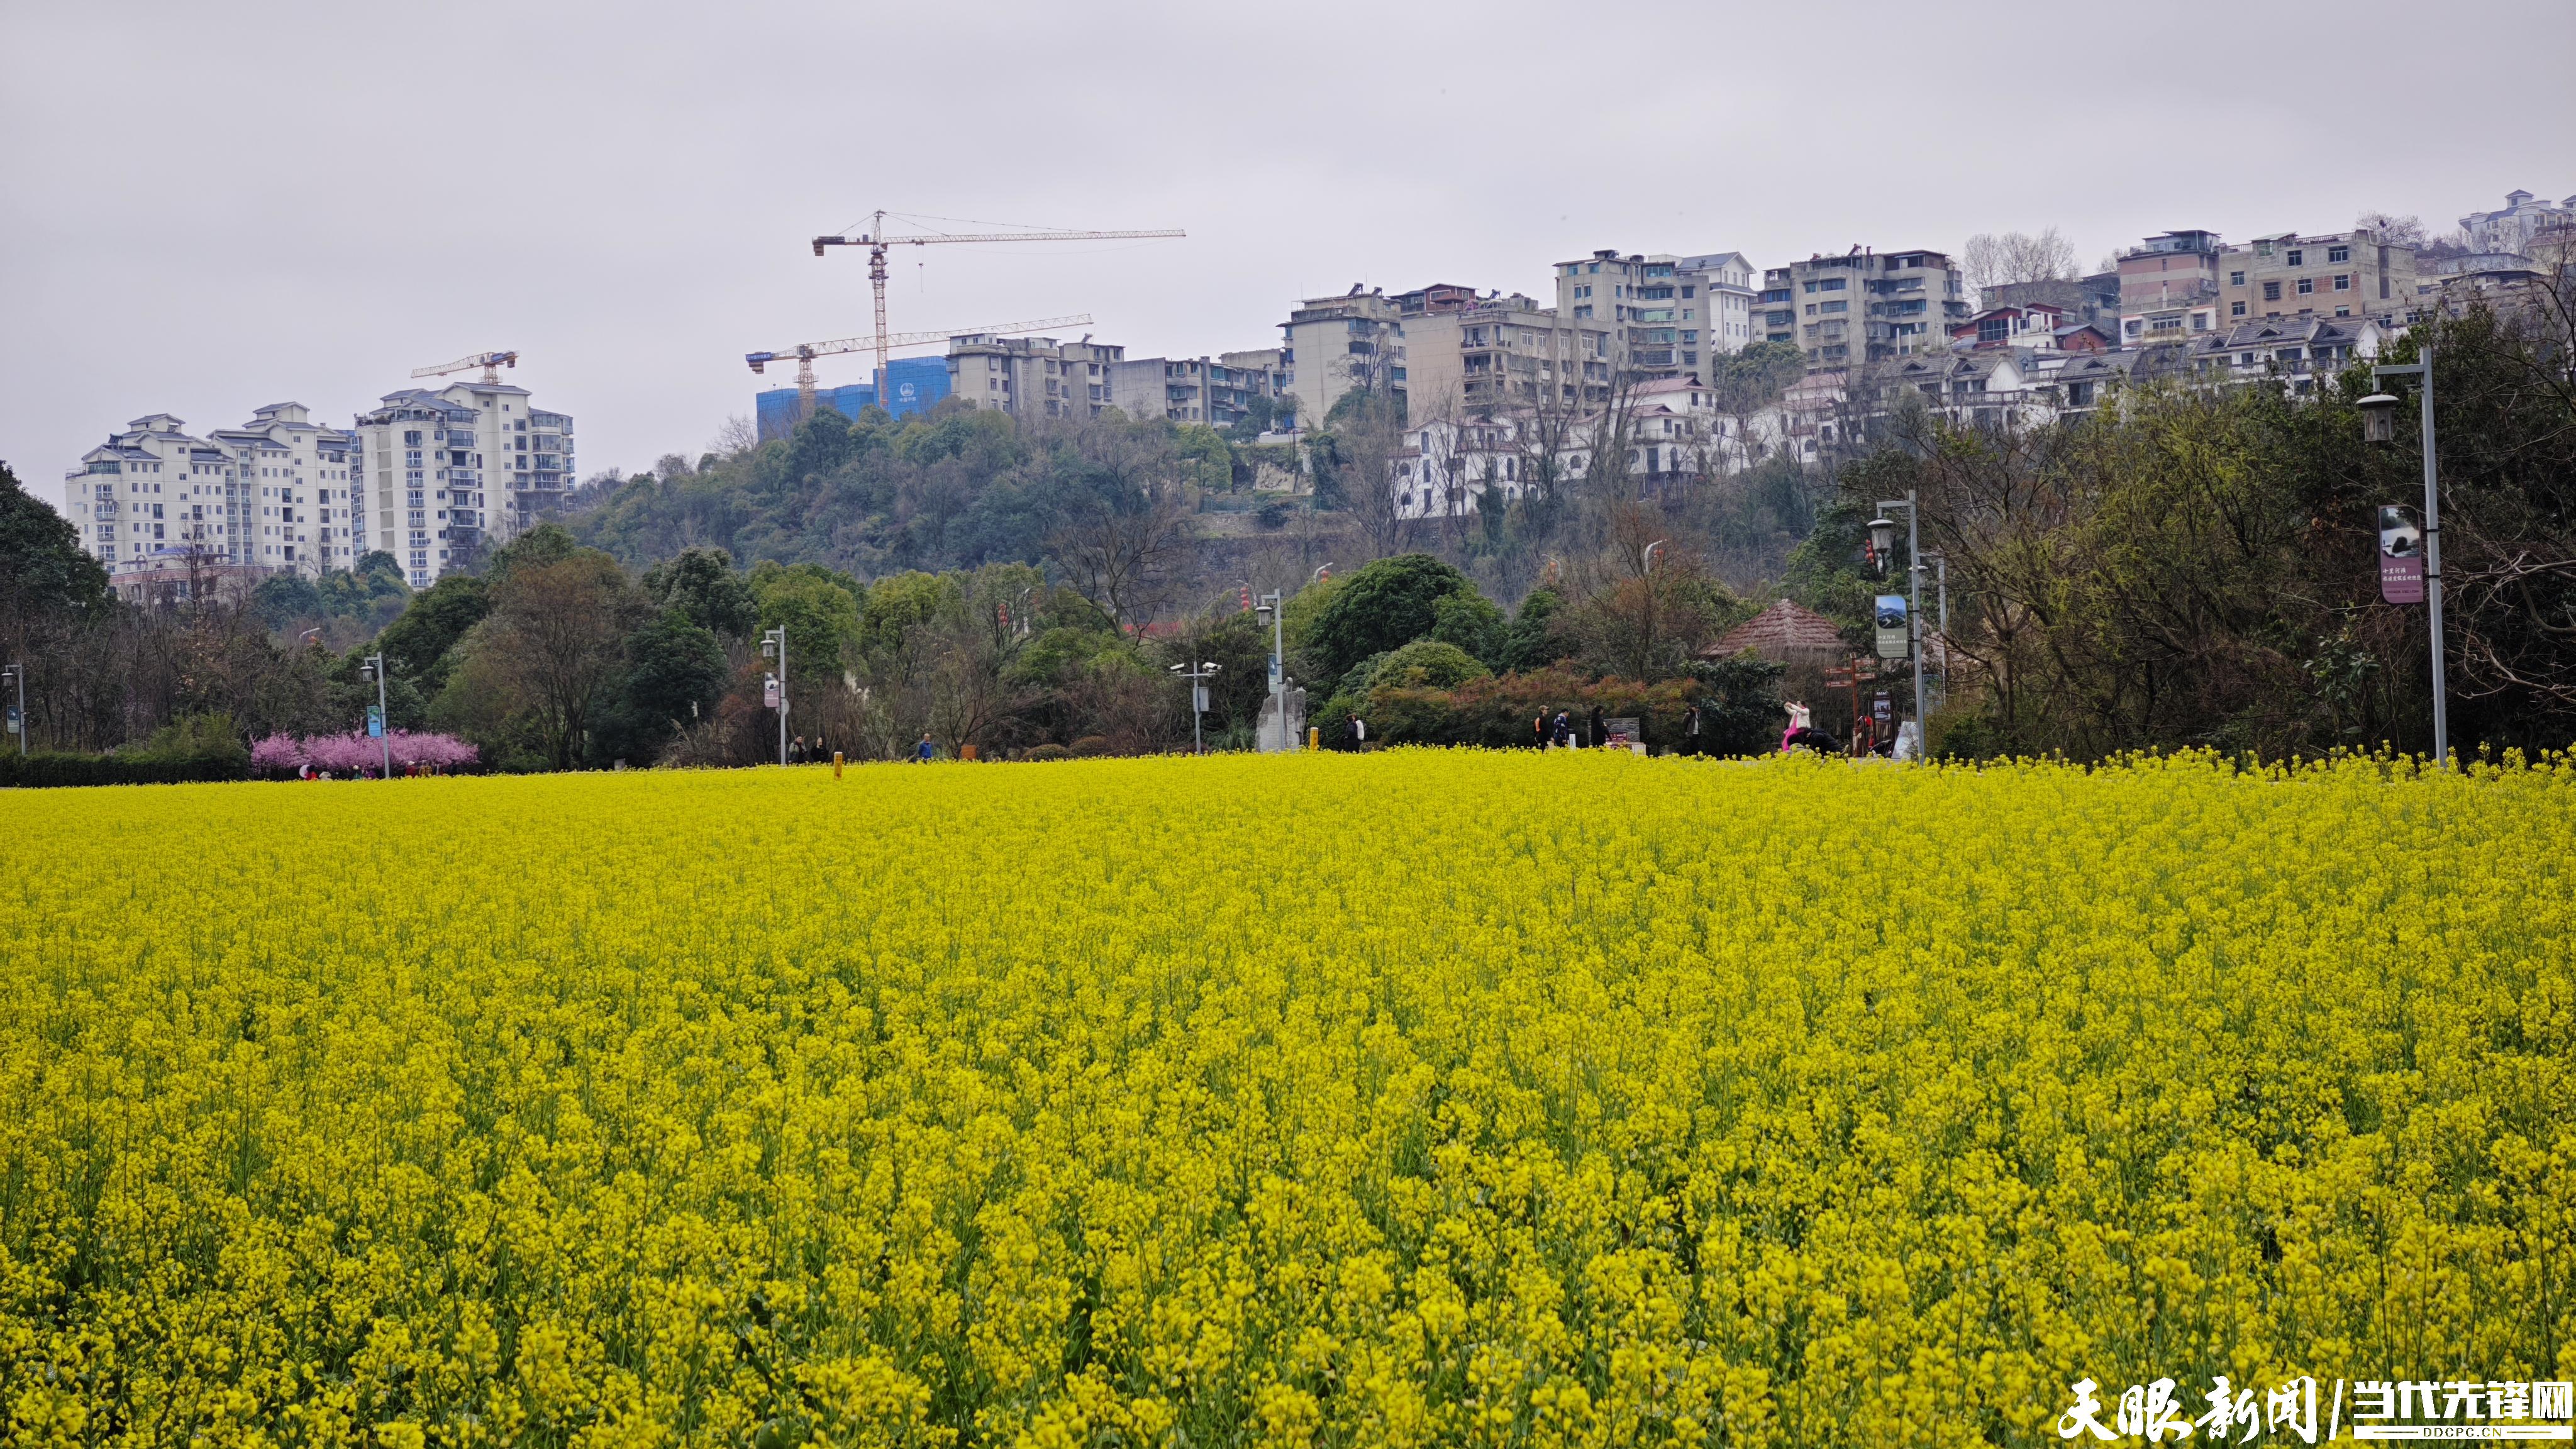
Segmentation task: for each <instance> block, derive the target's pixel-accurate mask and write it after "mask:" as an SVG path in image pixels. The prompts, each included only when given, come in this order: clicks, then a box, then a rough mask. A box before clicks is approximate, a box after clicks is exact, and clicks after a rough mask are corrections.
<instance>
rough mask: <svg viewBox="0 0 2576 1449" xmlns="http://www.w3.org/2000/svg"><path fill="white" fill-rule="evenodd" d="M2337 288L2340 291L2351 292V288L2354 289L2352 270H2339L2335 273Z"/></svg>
mask: <svg viewBox="0 0 2576 1449" xmlns="http://www.w3.org/2000/svg"><path fill="white" fill-rule="evenodd" d="M2335 290H2336V291H2338V292H2349V291H2351V290H2352V273H2350V272H2337V273H2335Z"/></svg>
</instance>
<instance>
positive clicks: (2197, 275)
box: [2119, 231, 2225, 347]
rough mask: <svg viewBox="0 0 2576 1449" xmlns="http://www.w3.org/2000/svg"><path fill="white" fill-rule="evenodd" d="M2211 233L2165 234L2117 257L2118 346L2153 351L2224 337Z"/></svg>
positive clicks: (2217, 248)
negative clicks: (2218, 334) (2219, 333)
mask: <svg viewBox="0 0 2576 1449" xmlns="http://www.w3.org/2000/svg"><path fill="white" fill-rule="evenodd" d="M2224 250H2225V244H2224V243H2223V242H2221V241H2220V240H2219V238H2218V233H2216V232H2214V231H2169V232H2165V233H2163V234H2162V235H2159V236H2151V237H2149V238H2147V239H2146V240H2145V241H2144V242H2142V243H2140V244H2139V245H2137V246H2135V247H2132V248H2130V249H2129V250H2128V251H2125V252H2123V253H2121V254H2120V267H2119V273H2120V323H2119V336H2120V345H2121V346H2123V347H2154V346H2161V345H2163V344H2165V343H2171V342H2189V341H2191V340H2192V339H2193V338H2195V337H2205V336H2207V335H2209V334H2210V333H2212V332H2217V331H2223V330H2224V328H2223V327H2222V326H2221V324H2220V321H2219V316H2220V307H2219V302H2220V297H2219V284H2218V280H2219V265H2218V259H2219V254H2220V253H2221V252H2222V251H2224Z"/></svg>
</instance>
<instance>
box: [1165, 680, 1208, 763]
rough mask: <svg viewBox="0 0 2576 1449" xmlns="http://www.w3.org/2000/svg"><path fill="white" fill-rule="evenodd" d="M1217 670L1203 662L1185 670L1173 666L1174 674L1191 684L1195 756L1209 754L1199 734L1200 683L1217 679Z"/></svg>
mask: <svg viewBox="0 0 2576 1449" xmlns="http://www.w3.org/2000/svg"><path fill="white" fill-rule="evenodd" d="M1216 669H1217V667H1216V666H1215V665H1213V664H1209V663H1206V662H1204V661H1202V662H1201V663H1199V664H1197V665H1195V666H1192V667H1187V668H1185V667H1183V666H1181V665H1178V664H1175V665H1173V666H1172V672H1173V673H1174V674H1177V675H1179V676H1180V677H1182V678H1183V679H1186V680H1188V681H1189V682H1190V753H1191V754H1193V755H1204V754H1206V753H1207V745H1206V743H1205V740H1204V737H1203V736H1202V735H1201V734H1200V732H1199V727H1200V698H1199V694H1200V690H1201V688H1202V686H1201V685H1200V684H1199V681H1200V680H1202V679H1213V678H1215V677H1216Z"/></svg>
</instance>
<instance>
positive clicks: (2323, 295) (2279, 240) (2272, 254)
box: [2218, 227, 2417, 328]
mask: <svg viewBox="0 0 2576 1449" xmlns="http://www.w3.org/2000/svg"><path fill="white" fill-rule="evenodd" d="M2218 265H2219V270H2220V271H2221V272H2222V273H2223V274H2224V276H2223V278H2222V280H2221V281H2220V284H2219V299H2220V301H2221V302H2222V303H2223V304H2224V305H2225V309H2226V310H2225V314H2224V315H2225V317H2226V320H2227V325H2228V327H2230V328H2234V327H2236V326H2239V325H2241V324H2243V323H2246V322H2249V321H2262V320H2264V319H2266V318H2275V317H2309V316H2315V317H2372V318H2376V319H2378V320H2379V321H2380V322H2382V323H2383V324H2386V325H2390V326H2394V325H2396V324H2398V323H2401V322H2404V321H2405V320H2406V318H2407V316H2408V315H2409V314H2410V313H2412V312H2413V311H2414V310H2415V308H2416V306H2417V298H2416V280H2415V249H2414V248H2413V247H2411V246H2406V245H2403V244H2395V243H2391V242H2389V241H2387V240H2386V239H2384V238H2383V237H2382V236H2381V235H2380V234H2379V233H2378V232H2375V231H2372V230H2370V229H2369V228H2367V227H2363V228H2356V229H2354V230H2352V231H2348V232H2333V233H2329V234H2326V235H2322V236H2301V235H2300V234H2299V233H2297V232H2282V233H2280V234H2279V235H2277V236H2265V237H2256V238H2255V239H2254V240H2253V241H2251V242H2249V243H2247V244H2245V245H2243V246H2232V247H2228V248H2227V249H2226V250H2225V251H2223V252H2222V253H2220V255H2219V258H2218Z"/></svg>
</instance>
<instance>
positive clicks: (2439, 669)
mask: <svg viewBox="0 0 2576 1449" xmlns="http://www.w3.org/2000/svg"><path fill="white" fill-rule="evenodd" d="M2415 358H2416V360H2415V361H2414V362H2411V363H2405V364H2401V365H2397V366H2392V367H2374V368H2372V369H2371V370H2370V378H2371V381H2373V382H2376V381H2378V380H2379V379H2381V378H2383V377H2414V376H2419V375H2420V376H2421V377H2422V378H2423V379H2424V394H2423V399H2422V401H2423V407H2424V603H2425V605H2426V612H2427V613H2428V614H2429V615H2430V616H2431V618H2430V624H2431V628H2432V632H2433V659H2432V664H2433V758H2434V759H2435V760H2437V761H2439V762H2440V764H2441V766H2442V768H2443V769H2446V770H2447V769H2449V768H2450V767H2451V690H2450V683H2449V680H2448V679H2447V677H2446V675H2445V672H2444V665H2443V662H2442V493H2441V489H2440V488H2439V486H2437V485H2436V484H2435V482H2434V471H2433V468H2434V465H2433V458H2434V453H2433V349H2432V348H2431V347H2430V346H2427V347H2424V348H2422V349H2421V350H2419V351H2418V352H2417V353H2416V354H2415ZM2359 406H2360V408H2361V414H2362V437H2363V438H2364V440H2366V441H2369V442H2374V443H2385V442H2390V441H2393V434H2394V429H2393V428H2391V427H2390V421H2391V418H2390V415H2391V414H2393V413H2394V412H2395V411H2396V408H2397V399H2395V398H2393V397H2390V396H2389V395H2388V394H2386V393H2375V394H2373V395H2371V396H2369V397H2366V398H2363V399H2362V400H2361V402H2360V403H2359Z"/></svg>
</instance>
